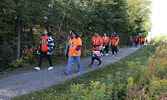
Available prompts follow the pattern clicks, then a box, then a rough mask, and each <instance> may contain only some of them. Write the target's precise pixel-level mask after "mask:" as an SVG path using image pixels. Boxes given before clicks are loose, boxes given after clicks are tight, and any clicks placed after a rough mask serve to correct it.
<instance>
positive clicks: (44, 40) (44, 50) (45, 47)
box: [41, 35, 48, 52]
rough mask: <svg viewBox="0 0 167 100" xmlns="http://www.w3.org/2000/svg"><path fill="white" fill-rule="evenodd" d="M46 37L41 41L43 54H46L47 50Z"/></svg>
mask: <svg viewBox="0 0 167 100" xmlns="http://www.w3.org/2000/svg"><path fill="white" fill-rule="evenodd" d="M47 37H48V36H47V35H46V36H43V38H42V40H41V50H42V51H43V52H47V51H48V48H47Z"/></svg>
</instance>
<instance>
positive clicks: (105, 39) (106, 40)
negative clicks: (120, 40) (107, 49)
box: [103, 36, 110, 45]
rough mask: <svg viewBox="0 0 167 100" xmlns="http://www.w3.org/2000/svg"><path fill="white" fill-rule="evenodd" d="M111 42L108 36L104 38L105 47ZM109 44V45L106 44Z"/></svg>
mask: <svg viewBox="0 0 167 100" xmlns="http://www.w3.org/2000/svg"><path fill="white" fill-rule="evenodd" d="M109 41H110V39H109V37H108V36H103V45H108V42H109ZM106 42H107V43H106Z"/></svg>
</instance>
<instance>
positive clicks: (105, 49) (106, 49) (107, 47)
mask: <svg viewBox="0 0 167 100" xmlns="http://www.w3.org/2000/svg"><path fill="white" fill-rule="evenodd" d="M108 49H109V46H108V45H107V46H105V48H104V50H103V52H102V53H103V54H104V51H106V53H108Z"/></svg>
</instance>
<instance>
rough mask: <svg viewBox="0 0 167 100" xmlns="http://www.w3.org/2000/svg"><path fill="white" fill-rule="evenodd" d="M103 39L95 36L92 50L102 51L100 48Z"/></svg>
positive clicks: (92, 41)
mask: <svg viewBox="0 0 167 100" xmlns="http://www.w3.org/2000/svg"><path fill="white" fill-rule="evenodd" d="M102 42H103V41H102V38H101V37H100V36H97V37H96V36H93V37H92V39H91V43H92V45H93V46H92V50H100V48H99V46H100V45H101V44H102Z"/></svg>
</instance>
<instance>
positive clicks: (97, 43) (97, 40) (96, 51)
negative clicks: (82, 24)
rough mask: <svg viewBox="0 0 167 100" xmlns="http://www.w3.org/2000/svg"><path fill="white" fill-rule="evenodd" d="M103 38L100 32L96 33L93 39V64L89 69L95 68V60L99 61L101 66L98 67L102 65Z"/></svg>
mask: <svg viewBox="0 0 167 100" xmlns="http://www.w3.org/2000/svg"><path fill="white" fill-rule="evenodd" d="M102 43H103V42H102V38H101V37H100V36H99V33H98V32H95V34H94V36H93V37H92V39H91V44H92V62H91V64H90V65H89V67H93V63H94V60H95V59H96V60H98V61H99V64H98V66H100V65H101V53H100V50H101V48H102Z"/></svg>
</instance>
